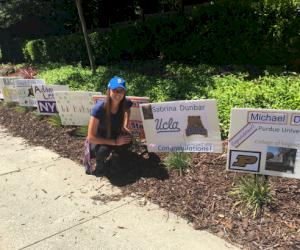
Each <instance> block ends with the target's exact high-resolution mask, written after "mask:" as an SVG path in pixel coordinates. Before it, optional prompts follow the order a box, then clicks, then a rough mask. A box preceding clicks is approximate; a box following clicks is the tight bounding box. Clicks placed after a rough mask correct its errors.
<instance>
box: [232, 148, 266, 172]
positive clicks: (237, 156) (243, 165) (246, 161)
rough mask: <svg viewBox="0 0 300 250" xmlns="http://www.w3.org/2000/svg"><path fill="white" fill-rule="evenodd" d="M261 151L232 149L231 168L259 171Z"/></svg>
mask: <svg viewBox="0 0 300 250" xmlns="http://www.w3.org/2000/svg"><path fill="white" fill-rule="evenodd" d="M260 159H261V152H254V151H242V150H230V153H229V169H231V170H241V171H247V172H259V167H260Z"/></svg>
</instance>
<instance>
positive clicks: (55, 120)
mask: <svg viewBox="0 0 300 250" xmlns="http://www.w3.org/2000/svg"><path fill="white" fill-rule="evenodd" d="M48 123H49V124H51V125H52V126H54V127H61V126H62V123H61V119H60V116H59V115H58V114H57V115H52V116H50V117H49V118H48Z"/></svg>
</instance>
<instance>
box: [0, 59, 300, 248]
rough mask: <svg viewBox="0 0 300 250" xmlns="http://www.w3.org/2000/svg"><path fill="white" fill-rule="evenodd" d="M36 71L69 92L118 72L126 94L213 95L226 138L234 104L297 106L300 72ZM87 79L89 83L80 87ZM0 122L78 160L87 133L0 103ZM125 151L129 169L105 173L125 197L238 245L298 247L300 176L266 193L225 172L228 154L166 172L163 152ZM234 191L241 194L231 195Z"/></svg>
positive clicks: (97, 86)
mask: <svg viewBox="0 0 300 250" xmlns="http://www.w3.org/2000/svg"><path fill="white" fill-rule="evenodd" d="M38 72H39V74H38V75H37V77H38V78H44V79H45V80H46V81H47V82H48V83H58V84H69V85H70V86H71V89H73V90H92V91H94V90H101V91H103V90H104V89H105V88H106V82H107V80H108V79H109V78H110V77H111V76H112V75H121V76H123V77H124V78H125V79H127V80H128V86H129V94H130V95H148V94H149V95H150V97H151V100H152V101H165V100H177V99H193V98H194V99H198V98H216V99H217V101H218V108H219V115H220V121H221V128H222V134H223V137H224V138H227V133H228V125H229V111H230V108H231V107H255V108H257V107H267V108H272V107H274V108H275V107H276V108H287V109H299V105H300V102H299V100H300V99H299V94H300V90H299V87H300V84H299V80H300V78H299V75H298V74H297V73H292V72H284V71H283V70H282V71H279V72H278V71H276V74H270V73H271V70H270V69H269V70H268V71H265V72H264V71H263V70H262V71H261V72H260V74H257V75H255V74H253V72H252V73H251V72H250V73H249V71H247V69H246V68H243V67H241V68H240V67H238V66H230V67H229V66H226V67H224V68H218V67H212V66H208V65H198V66H189V65H183V64H179V63H163V62H161V61H154V62H153V61H149V62H145V63H144V65H143V64H141V63H140V62H135V63H133V64H118V65H112V66H106V67H100V68H98V70H97V75H96V76H93V75H92V74H91V73H90V71H89V70H88V69H86V68H84V67H82V66H80V65H75V66H71V65H59V64H56V65H53V64H51V65H40V66H39V69H38ZM85 83H87V85H88V88H86V86H82V85H84V84H85ZM264 91H265V92H264ZM16 109H17V110H16ZM50 120H51V119H50ZM0 123H1V124H3V125H4V126H5V127H7V128H8V129H9V131H10V132H12V133H13V134H15V135H20V136H22V137H24V138H26V139H27V140H28V141H29V143H33V144H35V145H43V146H45V147H47V148H50V149H52V150H55V151H56V152H58V153H59V154H60V155H62V156H64V157H68V158H71V159H73V160H75V161H77V162H81V158H82V149H83V142H84V138H82V137H81V138H80V137H78V136H76V134H78V135H82V134H84V133H85V129H84V128H82V130H81V129H78V127H73V126H65V127H64V126H60V124H59V123H57V122H56V120H55V122H50V123H49V118H47V117H45V116H39V115H37V114H36V113H35V112H32V111H31V110H22V109H19V108H16V107H13V106H8V107H6V106H0ZM57 125H58V126H57ZM78 130H79V132H78ZM130 157H131V158H130V160H128V161H124V162H128V164H126V165H125V166H124V168H125V173H126V174H124V173H122V174H116V175H108V176H106V177H107V178H108V179H109V181H110V182H111V183H112V184H113V185H116V186H119V187H121V189H122V191H123V195H131V194H132V193H135V194H138V195H141V196H144V197H147V198H148V199H150V200H151V201H152V202H154V203H157V204H159V205H160V206H161V207H163V208H165V209H167V210H169V211H173V212H174V213H176V214H178V215H179V216H182V217H183V218H186V219H187V220H188V221H189V222H191V223H192V224H193V226H194V228H195V229H207V230H209V231H210V232H213V233H215V234H216V235H218V236H220V237H223V238H225V239H226V240H227V241H229V242H232V243H234V244H238V245H240V246H242V248H250V249H272V248H274V249H297V247H298V246H299V245H300V231H299V225H300V220H299V214H300V207H299V204H300V183H299V180H296V179H288V178H279V177H270V178H269V181H268V184H271V190H270V191H269V190H268V188H269V187H270V186H269V185H268V186H267V187H263V188H258V189H260V190H262V192H256V191H255V189H254V190H253V187H255V185H253V184H251V183H250V184H249V185H247V183H246V185H245V186H246V191H245V189H244V187H245V186H244V187H243V186H242V185H239V181H240V180H241V179H242V178H244V177H247V176H249V175H245V174H240V173H233V172H226V171H225V163H226V154H192V159H191V160H188V161H187V162H188V165H189V166H191V168H188V171H182V173H181V174H180V172H178V169H180V166H181V163H180V164H179V165H178V164H177V163H175V166H179V168H178V167H177V168H175V169H172V167H171V168H170V169H169V170H168V171H167V168H166V166H165V165H167V164H165V160H166V159H167V158H168V154H148V153H145V151H144V148H141V147H138V146H137V147H136V149H135V150H134V152H133V154H132V155H131V156H130ZM176 162H177V161H176ZM176 164H177V165H176ZM188 165H184V166H188ZM141 166H143V167H141ZM251 176H252V175H251ZM252 180H253V179H252ZM234 187H236V189H234ZM237 190H238V191H239V193H237V194H238V195H240V196H239V197H238V198H237V197H235V196H232V195H230V192H233V191H237ZM253 192H254V194H253ZM245 193H246V195H243V194H245ZM261 194H262V195H261ZM269 194H272V202H269V201H271V198H270V197H271V196H269ZM239 199H244V200H246V202H247V200H248V201H251V202H252V201H254V203H253V204H254V208H255V206H257V205H256V204H259V205H258V207H259V211H257V213H256V214H255V215H256V216H253V212H254V211H256V210H255V209H254V210H253V209H251V208H244V207H242V206H240V205H242V204H237V201H239ZM273 201H274V202H273Z"/></svg>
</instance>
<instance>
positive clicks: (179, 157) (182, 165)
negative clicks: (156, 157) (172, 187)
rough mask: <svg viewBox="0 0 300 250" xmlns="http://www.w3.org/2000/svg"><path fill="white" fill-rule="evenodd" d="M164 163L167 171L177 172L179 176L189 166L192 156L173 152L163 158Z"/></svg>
mask: <svg viewBox="0 0 300 250" xmlns="http://www.w3.org/2000/svg"><path fill="white" fill-rule="evenodd" d="M164 163H165V164H166V167H167V168H168V169H173V170H175V171H178V172H179V174H180V175H182V174H183V172H184V171H185V170H186V169H187V168H188V167H190V166H191V163H192V154H191V153H184V152H174V153H170V154H168V156H167V157H166V158H165V160H164Z"/></svg>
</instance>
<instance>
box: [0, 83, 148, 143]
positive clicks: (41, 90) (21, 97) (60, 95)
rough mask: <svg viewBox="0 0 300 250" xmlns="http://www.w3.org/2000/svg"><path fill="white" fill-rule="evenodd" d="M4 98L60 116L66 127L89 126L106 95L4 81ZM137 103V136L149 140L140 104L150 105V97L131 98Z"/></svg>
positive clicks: (134, 127)
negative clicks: (94, 112)
mask: <svg viewBox="0 0 300 250" xmlns="http://www.w3.org/2000/svg"><path fill="white" fill-rule="evenodd" d="M0 93H1V95H0V99H4V101H5V102H17V103H18V104H19V105H20V106H27V107H37V109H38V112H39V113H40V114H43V115H54V114H57V113H59V115H60V118H61V121H62V124H63V125H77V126H84V125H87V124H88V121H89V119H90V113H91V109H92V107H93V105H94V104H95V102H96V101H97V100H100V99H101V100H103V99H105V98H106V96H102V95H99V94H101V93H99V92H84V91H69V88H68V86H64V85H46V84H45V82H44V80H39V79H19V78H13V77H2V78H0ZM128 98H129V99H131V101H132V102H133V106H132V108H131V116H130V117H131V118H130V121H129V122H130V126H131V129H132V132H133V135H134V136H135V137H141V138H145V134H144V129H143V124H142V119H141V115H140V111H139V104H140V103H149V98H147V97H130V96H129V97H128Z"/></svg>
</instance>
